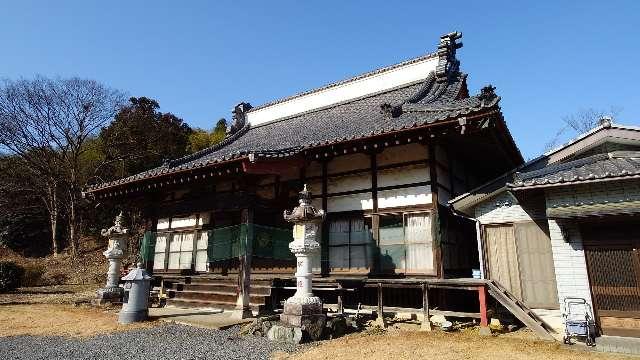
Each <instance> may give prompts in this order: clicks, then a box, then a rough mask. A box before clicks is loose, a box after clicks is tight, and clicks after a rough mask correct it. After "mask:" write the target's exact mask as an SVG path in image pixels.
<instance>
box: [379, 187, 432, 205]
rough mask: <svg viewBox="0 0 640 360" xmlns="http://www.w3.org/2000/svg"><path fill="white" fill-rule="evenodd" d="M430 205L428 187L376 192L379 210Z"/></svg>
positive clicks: (429, 190)
mask: <svg viewBox="0 0 640 360" xmlns="http://www.w3.org/2000/svg"><path fill="white" fill-rule="evenodd" d="M430 203H431V189H430V188H429V187H428V186H416V187H411V188H404V189H396V190H385V191H380V192H378V208H380V209H384V208H392V207H398V206H410V205H421V204H430Z"/></svg>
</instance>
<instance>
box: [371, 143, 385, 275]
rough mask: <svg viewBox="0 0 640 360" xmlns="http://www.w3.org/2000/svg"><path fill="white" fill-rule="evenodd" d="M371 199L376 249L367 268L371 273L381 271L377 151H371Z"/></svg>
mask: <svg viewBox="0 0 640 360" xmlns="http://www.w3.org/2000/svg"><path fill="white" fill-rule="evenodd" d="M370 156H371V199H372V202H373V204H372V211H373V215H371V237H372V240H373V243H374V244H375V249H376V251H375V252H374V254H375V255H374V257H373V264H371V267H370V269H369V271H370V272H373V273H381V272H382V267H381V266H380V254H379V252H380V241H379V239H380V215H378V214H377V212H378V160H377V153H376V152H373V153H371V155H370Z"/></svg>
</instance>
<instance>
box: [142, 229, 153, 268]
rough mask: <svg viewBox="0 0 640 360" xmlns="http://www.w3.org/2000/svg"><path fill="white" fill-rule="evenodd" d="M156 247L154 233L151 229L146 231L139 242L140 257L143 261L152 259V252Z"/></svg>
mask: <svg viewBox="0 0 640 360" xmlns="http://www.w3.org/2000/svg"><path fill="white" fill-rule="evenodd" d="M155 248H156V233H155V232H153V231H146V232H145V233H144V235H143V236H142V242H141V243H140V258H141V259H142V261H143V262H147V261H151V260H153V253H154V250H155Z"/></svg>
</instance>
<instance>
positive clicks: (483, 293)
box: [478, 285, 491, 335]
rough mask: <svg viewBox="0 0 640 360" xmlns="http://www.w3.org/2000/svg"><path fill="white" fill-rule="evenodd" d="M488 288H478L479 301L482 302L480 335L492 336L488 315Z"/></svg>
mask: <svg viewBox="0 0 640 360" xmlns="http://www.w3.org/2000/svg"><path fill="white" fill-rule="evenodd" d="M487 295H488V294H487V287H486V286H485V285H482V286H478V300H479V302H480V335H491V329H489V316H488V314H487V298H488V296H487Z"/></svg>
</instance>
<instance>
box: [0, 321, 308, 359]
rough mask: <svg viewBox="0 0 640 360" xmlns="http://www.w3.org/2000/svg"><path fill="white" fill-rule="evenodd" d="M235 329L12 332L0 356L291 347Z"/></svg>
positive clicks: (243, 353)
mask: <svg viewBox="0 0 640 360" xmlns="http://www.w3.org/2000/svg"><path fill="white" fill-rule="evenodd" d="M238 331H239V328H238V327H232V328H229V329H227V330H206V329H198V328H193V327H189V326H182V325H174V324H171V325H163V326H159V327H154V328H150V329H140V330H134V331H127V332H121V333H113V334H108V335H101V336H95V337H89V338H68V337H55V336H11V337H4V338H0V359H3V360H9V359H118V360H125V359H126V360H129V359H145V360H147V359H220V360H226V359H269V358H270V357H271V354H272V353H273V352H274V351H278V350H279V351H285V352H292V351H294V350H296V347H295V346H293V345H287V344H278V343H273V342H270V341H269V340H267V339H266V338H263V337H255V336H239V335H238Z"/></svg>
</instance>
